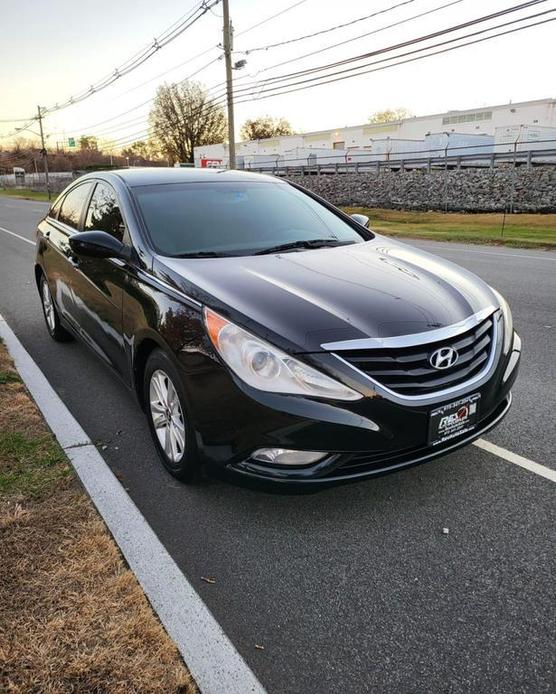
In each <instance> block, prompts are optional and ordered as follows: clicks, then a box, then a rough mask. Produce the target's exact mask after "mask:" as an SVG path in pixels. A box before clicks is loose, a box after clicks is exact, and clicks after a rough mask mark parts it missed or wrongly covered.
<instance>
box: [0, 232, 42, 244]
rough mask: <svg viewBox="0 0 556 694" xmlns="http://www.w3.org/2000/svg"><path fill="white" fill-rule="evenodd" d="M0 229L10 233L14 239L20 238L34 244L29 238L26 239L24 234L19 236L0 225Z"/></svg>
mask: <svg viewBox="0 0 556 694" xmlns="http://www.w3.org/2000/svg"><path fill="white" fill-rule="evenodd" d="M0 231H4V232H5V233H6V234H10V235H11V236H15V237H16V239H20V240H21V241H25V243H30V244H31V246H34V245H35V242H34V241H30V240H29V239H26V238H25V236H20V235H19V234H16V233H15V232H13V231H10V230H9V229H6V228H5V227H0Z"/></svg>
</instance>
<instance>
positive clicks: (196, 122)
mask: <svg viewBox="0 0 556 694" xmlns="http://www.w3.org/2000/svg"><path fill="white" fill-rule="evenodd" d="M149 123H150V125H151V129H152V137H153V140H154V141H155V142H157V143H158V145H159V147H160V150H161V151H162V152H163V153H164V154H165V155H166V156H167V157H168V159H170V161H171V162H176V161H182V162H191V161H193V148H194V147H198V146H199V145H212V144H216V143H218V142H223V141H224V140H225V134H226V115H225V113H224V109H223V108H222V107H220V106H214V105H213V104H212V103H211V100H210V98H209V95H208V92H207V91H206V90H205V89H204V88H203V87H202V86H201V85H200V84H199V83H198V82H184V83H181V84H170V85H166V84H165V85H163V86H162V87H159V88H158V90H157V92H156V96H155V99H154V105H153V108H152V109H151V112H150V114H149Z"/></svg>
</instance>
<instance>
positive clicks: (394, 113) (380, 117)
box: [369, 106, 413, 123]
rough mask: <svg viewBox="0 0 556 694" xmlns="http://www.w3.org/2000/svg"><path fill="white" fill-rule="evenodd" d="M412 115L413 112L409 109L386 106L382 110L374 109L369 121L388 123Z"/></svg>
mask: <svg viewBox="0 0 556 694" xmlns="http://www.w3.org/2000/svg"><path fill="white" fill-rule="evenodd" d="M412 117H413V113H411V111H410V110H409V109H407V108H404V107H403V106H400V107H399V108H387V109H385V110H384V111H376V112H375V113H373V114H372V116H371V117H370V118H369V123H390V122H391V121H398V120H403V119H404V118H412Z"/></svg>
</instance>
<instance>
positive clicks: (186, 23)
mask: <svg viewBox="0 0 556 694" xmlns="http://www.w3.org/2000/svg"><path fill="white" fill-rule="evenodd" d="M220 1H221V0H212V2H209V0H201V2H200V3H196V4H195V6H194V7H193V8H192V9H191V10H190V12H189V13H188V14H187V15H186V16H185V17H184V18H183V19H182V20H180V21H179V23H178V24H177V26H176V22H174V24H173V25H172V27H169V28H168V29H167V30H166V31H165V32H163V34H162V35H161V36H159V37H157V38H155V39H154V41H153V43H152V44H150V45H149V46H148V47H146V48H145V49H143V50H142V51H139V53H137V54H136V55H135V56H133V57H132V58H130V59H129V60H127V61H126V62H125V63H124V64H123V65H120V66H119V67H117V68H116V69H115V70H114V71H113V72H112V73H111V74H110V75H107V76H106V77H103V78H102V79H101V80H99V81H98V82H96V83H95V84H92V85H91V86H90V87H89V89H87V90H85V91H83V92H80V93H78V94H76V95H74V96H71V97H69V99H67V100H66V101H64V102H63V103H61V104H55V105H54V106H51V107H48V108H44V109H42V112H43V113H45V114H46V113H53V112H55V111H60V110H61V109H63V108H67V107H68V106H71V105H73V104H76V103H78V102H80V101H83V100H85V99H88V98H89V97H90V96H92V95H93V94H96V93H97V92H99V91H102V90H103V89H106V87H108V86H109V85H111V84H113V83H114V82H115V81H116V80H118V79H120V77H123V76H124V75H127V74H129V73H130V72H132V71H133V70H136V69H137V68H138V67H139V66H140V65H142V64H143V63H144V62H146V61H147V60H148V59H149V58H151V57H152V56H153V55H154V54H155V53H157V52H158V51H159V50H160V49H161V48H164V46H166V45H168V44H169V43H170V42H171V41H174V39H176V38H177V37H178V36H180V35H181V34H183V32H184V31H186V30H187V29H189V28H190V27H191V26H193V24H195V23H196V22H197V21H198V20H199V19H200V18H201V17H202V16H203V15H204V14H206V12H208V11H209V10H210V8H211V7H214V6H215V5H217V4H218V3H219V2H220Z"/></svg>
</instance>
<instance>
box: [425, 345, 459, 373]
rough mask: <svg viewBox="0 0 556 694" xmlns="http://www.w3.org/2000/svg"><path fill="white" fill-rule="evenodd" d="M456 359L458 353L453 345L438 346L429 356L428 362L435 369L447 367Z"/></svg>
mask: <svg viewBox="0 0 556 694" xmlns="http://www.w3.org/2000/svg"><path fill="white" fill-rule="evenodd" d="M457 360H458V353H457V352H456V350H455V349H454V348H453V347H440V348H439V349H436V350H435V351H434V352H433V353H432V354H431V356H430V359H429V362H430V365H431V366H432V367H434V368H435V369H448V368H449V367H450V366H453V365H454V364H455V363H456V362H457Z"/></svg>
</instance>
